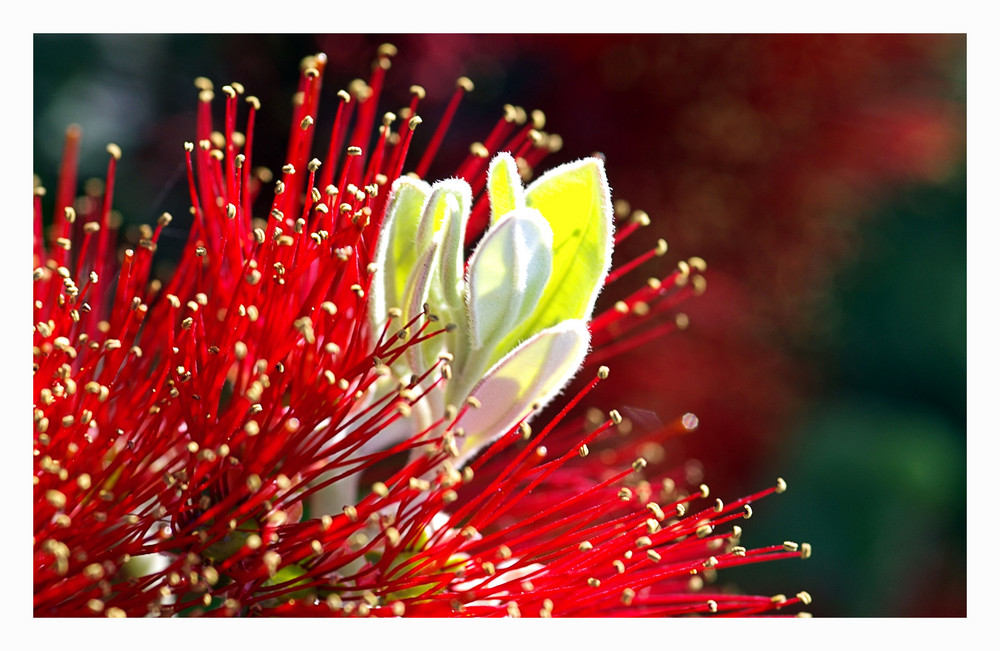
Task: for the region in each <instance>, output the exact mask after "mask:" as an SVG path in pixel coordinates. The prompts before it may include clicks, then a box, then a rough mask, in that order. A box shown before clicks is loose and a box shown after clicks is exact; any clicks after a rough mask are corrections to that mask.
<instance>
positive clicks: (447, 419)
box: [33, 46, 809, 617]
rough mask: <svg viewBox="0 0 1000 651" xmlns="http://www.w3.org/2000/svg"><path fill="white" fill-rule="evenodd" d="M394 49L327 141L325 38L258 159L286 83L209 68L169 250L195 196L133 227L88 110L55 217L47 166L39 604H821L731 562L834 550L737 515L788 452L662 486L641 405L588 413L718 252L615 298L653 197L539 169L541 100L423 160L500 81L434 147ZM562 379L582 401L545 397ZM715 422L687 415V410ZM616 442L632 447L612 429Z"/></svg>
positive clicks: (691, 423) (540, 612) (387, 49)
mask: <svg viewBox="0 0 1000 651" xmlns="http://www.w3.org/2000/svg"><path fill="white" fill-rule="evenodd" d="M394 53H395V52H394V48H392V47H391V46H383V47H382V48H380V50H379V52H378V56H377V59H376V65H375V66H374V67H373V72H372V75H371V78H370V79H369V81H368V82H367V83H356V84H354V85H352V86H351V87H350V89H349V91H340V92H339V93H338V94H337V98H338V99H337V104H336V107H335V109H334V110H333V125H332V129H331V135H330V138H329V141H328V142H323V143H319V142H316V141H315V138H314V135H315V130H316V128H315V125H316V121H317V119H318V116H319V99H320V94H321V93H320V91H321V84H322V81H323V78H324V73H325V70H324V68H325V64H326V58H325V57H324V56H323V55H321V54H320V55H316V56H313V57H308V58H307V59H305V60H304V61H303V64H302V74H301V81H300V87H299V92H298V94H297V95H296V104H295V112H294V117H293V123H292V127H291V136H290V140H289V144H288V149H287V157H286V160H287V163H286V164H285V165H284V166H283V167H282V169H281V171H280V174H279V175H277V178H275V175H272V173H271V172H269V171H267V170H264V169H257V168H254V167H253V145H254V138H255V133H254V122H255V119H256V116H257V113H258V111H260V110H261V104H260V102H259V100H257V99H256V98H255V97H252V96H247V95H246V94H245V91H244V89H243V88H242V86H240V85H239V84H231V85H227V86H224V87H222V89H221V91H222V92H221V94H220V95H219V96H218V97H217V94H216V92H215V90H214V87H213V86H212V84H211V83H210V82H208V81H207V80H204V79H200V80H198V86H199V88H200V92H199V112H198V119H197V125H196V138H195V139H194V140H193V141H192V142H189V143H185V146H184V160H185V161H186V167H187V179H188V185H189V190H190V211H191V215H192V217H193V223H192V225H191V228H190V231H189V232H188V233H187V245H186V247H185V248H184V250H183V252H182V253H181V254H180V257H179V260H178V261H177V263H176V268H175V269H174V270H173V271H172V273H170V274H169V276H167V277H165V278H156V277H154V275H153V264H152V263H153V260H154V255H155V253H156V249H157V244H158V241H159V240H160V238H161V236H162V234H163V232H164V230H166V229H171V228H172V219H171V216H170V215H169V214H166V213H164V214H163V215H162V216H161V217H160V219H159V220H158V222H157V224H156V225H155V226H143V227H141V229H140V233H139V235H140V237H139V239H138V242H137V243H135V245H134V246H131V247H130V248H127V249H125V250H124V251H123V252H121V253H120V254H118V255H116V253H118V244H117V231H116V226H117V225H116V219H115V217H114V215H113V213H112V210H111V206H112V198H113V190H114V182H115V173H116V168H117V165H118V162H119V159H120V157H121V151H120V150H119V149H118V148H117V147H116V146H114V145H110V146H109V147H108V150H109V153H110V158H109V163H108V172H107V178H106V181H105V183H104V184H103V186H102V187H99V188H98V187H91V188H89V190H88V192H89V194H88V196H87V197H85V198H84V199H83V200H76V199H75V198H74V196H73V195H74V193H75V188H76V178H75V162H74V161H75V156H76V151H77V149H78V148H79V141H80V134H79V132H78V130H74V129H71V130H70V131H69V133H68V137H67V146H66V155H65V163H64V167H63V169H62V173H61V177H60V180H59V185H58V190H57V192H56V197H55V215H54V217H53V219H52V222H51V224H50V225H49V226H48V228H47V229H46V228H45V227H44V225H43V224H44V218H43V214H42V202H41V197H42V195H43V193H44V192H43V190H42V188H41V187H40V186H37V185H36V192H35V197H36V201H35V225H36V230H35V243H34V244H35V271H34V298H35V303H34V310H35V326H34V349H33V353H34V360H35V364H34V396H35V404H34V490H35V498H36V499H35V509H34V532H35V535H34V577H35V578H34V582H35V586H34V587H35V597H34V599H35V601H34V611H35V614H36V615H38V616H86V615H106V616H147V615H164V616H169V615H194V614H203V615H221V616H230V615H296V616H303V615H361V616H364V615H376V616H400V615H412V616H454V615H458V616H520V615H524V616H543V617H545V616H577V617H579V616H638V615H680V614H694V613H704V614H712V613H717V614H730V615H750V614H757V613H764V612H771V611H776V610H779V609H786V612H787V609H788V608H790V607H792V606H796V605H799V604H808V603H809V596H808V594H807V593H804V592H803V593H799V594H798V595H796V596H795V597H792V598H785V597H784V596H782V595H778V596H776V597H758V596H746V595H738V594H731V593H730V592H728V591H725V592H724V591H712V590H710V589H709V587H708V586H707V584H708V583H710V582H711V581H712V579H713V578H714V576H715V573H716V572H717V571H718V570H719V569H722V568H725V567H729V566H734V565H742V564H746V563H753V562H760V561H765V560H774V559H778V558H787V557H798V556H808V553H809V547H808V545H801V546H800V545H796V544H794V543H790V542H785V543H782V544H778V545H775V546H772V547H765V548H761V549H746V548H743V547H741V546H740V545H739V537H740V529H739V527H738V526H735V525H733V523H734V522H737V521H740V520H742V519H744V518H747V517H749V516H750V514H751V513H752V511H751V503H752V502H754V501H755V500H757V499H760V498H762V497H764V496H766V495H768V494H770V493H774V492H781V491H783V490H784V488H785V485H784V482H783V481H781V480H778V482H777V484H776V485H775V486H774V487H771V488H769V489H767V490H764V491H761V492H759V493H756V494H754V495H751V496H749V497H745V498H743V499H740V500H736V501H734V502H730V503H724V502H722V501H721V500H715V501H714V502H711V501H709V500H708V488H707V487H706V486H704V485H701V486H698V487H696V488H694V489H693V490H691V491H687V492H686V491H685V490H684V489H682V488H680V487H679V486H678V485H677V484H675V483H674V482H672V481H671V480H669V479H664V480H662V481H658V482H657V484H656V485H657V486H658V488H657V489H656V490H654V489H653V487H652V486H653V484H651V482H650V481H648V480H646V479H644V469H645V467H646V461H645V460H644V459H642V458H641V457H640V458H635V457H631V458H629V459H628V460H627V461H625V462H624V463H621V459H619V458H618V456H620V454H616V452H615V450H616V448H614V447H613V446H610V445H609V444H608V440H607V437H605V436H604V435H605V434H606V433H607V432H609V431H611V430H613V429H615V428H616V427H618V426H620V425H621V424H622V418H621V416H620V415H619V414H618V413H617V412H616V411H612V412H611V413H610V415H608V416H607V417H606V418H605V417H604V416H603V415H602V416H601V417H600V418H598V419H594V418H589V419H588V418H584V417H578V416H576V415H575V414H576V411H577V409H578V406H579V404H580V403H581V402H582V401H583V400H584V398H585V397H586V395H587V394H588V392H589V391H590V390H591V389H592V388H593V387H594V386H595V385H596V384H597V383H598V382H599V381H600V380H602V379H604V378H606V377H607V376H608V373H609V370H608V368H607V367H606V366H603V364H604V363H605V362H608V361H609V360H611V359H613V358H614V356H615V355H616V354H617V353H619V352H621V351H623V350H627V349H630V348H634V347H636V346H639V345H641V344H643V343H646V342H648V341H651V340H653V339H656V338H658V337H660V336H662V335H663V334H665V333H666V332H668V331H671V330H673V329H676V328H683V327H684V326H685V325H686V320H685V318H684V317H683V315H681V314H677V313H676V312H675V308H676V306H677V305H678V304H679V303H680V302H682V301H684V300H685V299H687V298H689V297H690V296H692V295H696V294H698V293H700V292H701V291H703V290H704V286H705V281H704V278H703V276H702V275H701V274H702V272H703V271H704V270H705V263H704V261H703V260H701V259H700V258H690V259H688V260H686V261H681V262H679V263H678V265H677V268H676V270H674V271H673V272H672V273H670V274H669V275H667V276H666V277H664V278H653V279H650V280H649V281H648V282H647V283H646V284H645V285H643V286H642V287H641V288H639V289H638V290H635V291H633V292H631V293H630V294H627V295H626V296H625V297H624V298H622V299H621V300H620V301H618V302H617V303H615V304H614V306H613V307H612V308H611V309H609V310H607V311H605V312H598V313H595V305H596V299H597V295H598V293H599V292H600V291H601V289H602V288H603V287H604V286H606V285H610V284H612V283H614V282H617V281H618V280H619V279H620V278H622V277H623V276H625V275H626V274H627V273H629V272H630V271H632V270H633V269H635V268H636V267H638V266H639V265H641V264H642V263H643V262H645V261H646V260H647V259H649V258H651V257H654V256H663V255H664V254H665V253H666V244H665V242H663V241H662V240H660V241H657V242H656V243H655V244H654V245H653V246H651V247H650V248H649V249H648V252H647V253H646V254H644V255H642V256H640V257H638V258H636V259H634V260H632V261H629V262H626V263H625V264H622V265H620V266H617V267H614V268H611V250H612V248H613V247H614V245H615V244H616V243H618V242H621V241H622V240H623V239H625V238H627V237H630V236H631V235H632V234H633V233H635V232H636V230H637V229H639V228H640V227H642V226H645V225H648V224H649V218H648V216H646V215H645V213H642V212H641V211H636V212H632V213H629V212H628V210H627V208H625V204H623V203H618V204H617V206H615V204H612V202H611V196H610V188H609V187H608V185H607V179H606V176H605V174H604V162H603V161H602V160H600V159H598V158H590V159H585V160H583V161H576V162H571V163H566V164H563V165H560V166H557V167H555V168H554V169H553V170H550V171H549V172H546V173H545V174H541V175H540V176H538V178H536V179H534V180H530V179H531V177H532V176H533V170H534V169H535V168H536V167H537V166H538V164H539V163H540V162H541V161H542V159H543V158H544V157H545V156H546V155H548V154H549V153H552V152H553V151H555V150H557V149H558V147H559V139H558V137H557V136H555V135H552V134H547V133H545V132H543V131H542V129H543V127H544V116H542V115H541V114H540V113H537V112H536V113H534V114H532V116H531V118H530V120H529V116H528V115H527V114H526V113H525V112H524V111H523V110H522V109H517V108H513V107H507V108H506V109H505V113H504V116H503V118H502V119H500V120H499V121H498V123H497V124H496V126H495V127H494V128H493V130H492V131H491V132H490V133H489V134H488V135H487V137H486V138H485V139H484V140H483V141H482V142H480V143H475V144H474V145H473V146H472V147H471V150H470V154H469V155H468V157H467V159H466V160H465V161H464V162H463V163H462V164H461V165H460V166H459V167H458V169H457V170H455V173H454V176H453V177H452V178H450V179H447V180H445V181H439V182H437V183H433V184H429V183H427V182H425V181H424V180H423V177H424V175H425V174H426V173H427V171H428V170H429V169H430V168H431V165H432V161H433V159H434V156H435V153H436V151H438V149H439V148H440V147H442V146H447V145H446V144H445V143H444V134H445V132H446V130H447V127H448V124H449V122H450V121H451V119H452V117H453V116H454V114H455V112H456V110H457V108H458V106H459V103H460V101H461V98H462V97H463V95H464V94H465V93H467V92H469V91H471V90H472V84H471V82H470V81H469V80H467V79H464V78H463V79H460V80H459V82H458V84H457V86H456V90H455V94H454V96H453V97H452V98H451V99H450V101H449V103H448V104H447V107H446V108H445V110H444V114H443V117H442V118H441V119H440V120H439V122H438V126H437V127H436V130H435V131H434V134H433V136H432V138H431V140H430V144H429V145H428V146H427V148H426V150H425V151H424V152H423V154H422V156H420V157H419V159H417V160H416V161H415V162H414V161H413V159H412V157H411V155H410V154H411V152H410V144H411V140H412V137H413V133H414V130H415V129H416V128H418V126H419V125H420V124H421V122H422V120H421V117H420V116H419V113H418V110H419V109H422V106H423V103H424V101H425V97H424V92H423V90H422V89H420V88H419V87H413V88H412V89H411V98H410V103H409V105H408V106H407V107H406V108H404V109H403V110H402V111H399V112H398V114H393V113H383V114H381V115H380V114H379V113H378V112H377V107H378V103H379V100H380V95H381V92H382V87H383V82H384V78H385V75H386V72H387V70H388V68H389V60H390V58H391V56H393V55H394ZM217 99H221V100H222V103H223V104H224V107H225V108H224V123H223V125H222V127H221V130H216V129H215V126H214V125H213V122H212V104H213V103H214V102H216V101H217ZM241 123H242V124H244V125H245V127H244V130H243V131H240V130H239V129H238V124H241ZM314 151H320V152H322V159H318V158H315V157H314V156H313V153H312V152H314ZM340 152H345V153H344V155H340ZM321 160H322V162H321ZM411 166H412V168H411ZM410 169H413V171H412V172H407V170H410ZM404 172H407V173H406V174H404ZM529 180H530V183H528V184H527V185H526V186H525V185H524V183H525V182H526V181H529ZM267 185H271V186H272V187H273V194H272V193H266V192H265V191H264V189H265V186H267ZM616 207H617V213H618V215H617V216H618V220H617V221H618V229H617V233H614V226H615V224H614V222H615V212H616V210H615V208H616ZM470 247H471V248H472V252H471V255H469V257H468V258H466V252H467V249H468V248H470ZM581 368H582V369H583V371H582V375H581V379H580V380H579V381H578V383H577V385H574V386H576V389H575V390H574V391H575V393H574V392H573V391H571V392H570V393H569V394H567V396H571V397H567V396H563V397H559V394H560V392H561V391H562V390H563V388H564V387H565V386H566V385H567V383H568V382H569V381H570V380H571V379H572V378H573V377H574V375H577V374H578V372H580V369H581ZM587 374H589V376H590V378H591V379H590V380H589V381H586V380H585V378H586V377H587ZM546 403H552V405H553V408H552V410H551V411H553V412H555V413H554V415H551V416H547V417H546V418H545V419H544V420H543V421H541V425H539V423H538V422H535V420H537V419H536V415H537V413H538V412H539V411H540V410H541V409H542V407H543V406H544V405H545V404H546ZM533 426H534V427H536V428H539V427H540V429H539V431H538V432H537V434H534V435H532V428H533ZM695 426H696V419H695V418H694V417H693V416H692V415H690V414H688V415H685V416H684V417H682V418H681V419H680V420H679V421H678V423H677V424H676V427H675V426H674V425H670V426H668V427H667V428H664V430H663V431H662V432H660V433H659V434H662V435H666V434H670V433H671V432H672V431H674V430H676V432H674V433H679V432H683V431H689V430H691V429H693V428H694V427H695ZM668 430H669V431H668ZM591 445H592V446H595V449H599V448H602V447H603V448H604V449H605V451H609V452H610V453H611V454H612V455H613V458H612V457H608V456H607V455H606V454H597V455H591V456H588V454H589V450H590V448H589V447H588V446H591ZM640 451H641V450H640ZM626 452H627V453H631V450H623V449H622V448H620V447H618V448H617V453H626Z"/></svg>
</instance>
